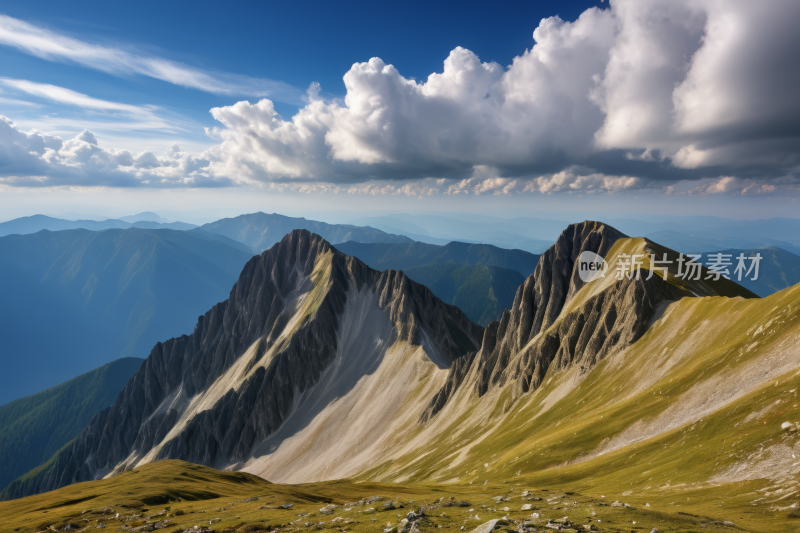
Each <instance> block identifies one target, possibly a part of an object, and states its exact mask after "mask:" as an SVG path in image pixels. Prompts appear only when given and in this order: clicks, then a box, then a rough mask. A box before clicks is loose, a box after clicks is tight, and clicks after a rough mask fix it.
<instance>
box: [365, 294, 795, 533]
mask: <svg viewBox="0 0 800 533" xmlns="http://www.w3.org/2000/svg"><path fill="white" fill-rule="evenodd" d="M798 368H800V287H793V288H790V289H787V290H784V291H782V292H780V293H777V294H775V295H773V296H771V297H769V298H765V299H747V300H746V299H741V298H733V299H731V298H724V297H714V298H685V299H683V300H680V301H679V302H675V303H673V304H672V305H671V306H670V307H669V308H668V309H667V311H666V312H665V314H664V316H663V317H662V318H661V319H660V320H659V321H657V322H656V323H655V324H654V325H653V327H651V328H650V330H649V331H648V332H647V333H646V334H645V335H644V336H643V337H642V338H641V339H640V340H639V341H637V342H636V343H635V344H634V345H633V346H632V347H630V348H629V349H627V350H625V351H624V352H622V353H620V354H617V355H615V356H612V357H611V358H609V359H608V360H605V361H603V362H601V363H600V364H599V365H598V367H596V368H594V369H593V370H592V371H591V372H589V373H587V374H585V375H580V371H579V370H576V369H573V370H568V371H563V372H560V373H555V374H549V375H547V376H546V377H545V380H544V385H543V386H542V388H541V389H539V390H538V391H537V392H535V393H534V394H532V395H530V396H528V397H523V398H522V399H520V400H519V401H517V402H516V403H515V404H514V405H512V406H511V407H510V408H509V407H508V405H509V397H510V396H509V394H508V391H498V392H497V393H495V394H491V393H490V394H488V395H487V396H485V397H484V398H483V399H481V400H479V401H476V403H475V404H473V405H470V406H469V407H466V408H465V409H464V410H463V411H462V412H461V413H460V416H459V417H457V418H456V419H454V420H453V421H452V423H451V424H450V425H449V426H448V428H447V429H446V430H445V431H443V432H442V433H441V436H440V437H439V438H437V439H435V440H432V441H430V442H428V443H426V445H424V446H421V447H420V448H419V449H418V450H415V451H414V452H413V453H411V454H409V455H407V456H404V457H401V458H399V459H398V460H396V461H392V462H387V463H385V464H383V465H380V466H378V467H376V468H373V469H371V470H369V471H367V472H366V473H365V474H364V475H363V476H361V477H360V479H380V480H384V481H392V480H396V479H403V480H411V481H415V482H426V481H431V480H448V481H455V482H460V483H463V482H467V483H469V482H472V483H473V484H480V483H484V482H487V481H488V482H489V483H492V482H499V481H503V480H511V481H512V482H513V483H516V482H517V480H519V481H521V482H524V483H526V484H529V485H535V486H542V485H547V486H553V487H560V488H562V489H572V490H577V491H582V492H584V491H585V492H587V493H589V492H596V491H597V492H599V491H604V492H608V493H609V495H611V496H613V495H614V494H616V495H617V497H619V496H618V495H619V494H622V493H624V492H628V491H633V494H632V495H630V499H631V500H632V502H631V503H634V502H635V503H641V502H640V501H639V499H640V497H641V498H643V499H644V500H648V501H646V502H644V503H650V504H651V505H656V504H658V505H672V506H673V507H670V509H671V510H673V511H674V510H675V509H680V508H679V507H677V506H678V505H680V506H681V507H683V508H687V507H688V508H690V509H693V511H691V510H688V509H687V510H686V511H684V512H693V513H694V514H703V515H707V516H713V517H717V518H719V519H724V520H733V521H734V522H737V523H739V522H742V523H743V524H746V525H747V527H749V528H752V530H754V531H762V530H763V531H779V530H781V529H780V528H781V527H786V528H788V529H785V530H787V531H793V530H800V520H797V522H796V523H793V520H795V519H788V518H787V517H788V514H789V513H790V512H792V509H786V508H787V507H790V506H791V505H795V506H797V505H800V493H798V494H793V491H794V487H796V486H797V480H798V475H797V472H798V471H800V468H797V467H796V466H793V465H792V463H793V461H792V460H791V459H788V457H787V456H786V455H785V454H786V453H787V452H786V450H787V449H794V450H796V451H797V457H798V458H800V444H797V443H798V441H799V439H798V437H797V436H796V435H797V433H794V432H791V431H787V430H784V429H782V428H781V424H782V423H783V422H786V421H789V422H792V423H797V422H798V421H800V409H799V408H798V403H796V402H798V400H797V391H800V377H798V374H799V373H798ZM576 375H577V376H578V379H577V380H576ZM569 380H576V381H577V384H575V385H572V386H571V388H569V387H568V388H567V389H568V390H567V392H566V393H561V394H563V397H561V398H560V399H558V400H557V401H553V402H549V401H548V399H549V398H551V397H552V396H553V395H556V394H559V389H562V388H563V387H565V386H566V384H567V383H568V382H569ZM481 402H489V403H494V405H493V406H492V405H490V406H489V408H490V409H488V410H487V409H485V408H484V409H483V410H484V411H490V413H491V414H490V415H489V416H488V417H485V418H480V419H476V417H475V416H474V413H475V412H476V411H477V410H478V407H477V405H479V404H480V403H481ZM670 413H672V415H674V416H672V417H670V416H666V415H669V414H670ZM637 432H638V433H639V439H640V440H637ZM626 434H628V435H630V436H631V437H630V438H629V439H627V440H626V439H624V438H622V439H621V436H624V435H626ZM615 439H618V440H620V443H619V446H618V447H614V446H610V444H612V443H614V441H615ZM470 445H472V446H471V448H469V450H468V451H467V452H466V458H463V459H459V455H460V453H461V450H463V449H464V448H465V447H468V446H470ZM795 446H797V447H795ZM760 450H763V452H761V454H760V455H759V451H760ZM781 453H783V454H784V456H783V457H782V458H775V457H773V456H775V455H779V454H781ZM770 461H772V463H777V466H772V467H770V468H767V467H768V466H769V465H770ZM797 464H800V459H798V460H797ZM759 465H761V466H759ZM764 465H766V466H764ZM737 466H738V467H740V470H742V472H740V473H739V474H737V475H733V474H729V475H727V477H726V472H728V471H729V470H731V469H732V468H735V467H737ZM759 468H760V470H761V471H760V473H759ZM781 469H783V472H781ZM759 476H761V477H759ZM743 478H745V479H743ZM770 486H773V487H774V488H773V489H772V490H771V491H767V492H776V491H780V492H777V493H776V494H774V495H773V496H771V497H764V499H761V500H759V501H756V502H755V505H753V502H754V501H755V500H758V499H759V498H761V497H762V496H763V494H762V493H760V492H758V490H763V489H765V488H767V487H770ZM797 488H800V487H797ZM723 495H724V496H725V498H726V499H720V498H719V497H718V496H720V497H721V496H723ZM686 498H690V500H689V503H687V502H682V501H681V499H684V500H685V499H686ZM778 498H784V499H782V500H780V501H778V502H774V501H773V500H777V499H778ZM720 501H724V502H726V504H727V505H731V504H733V506H734V507H735V509H738V511H733V510H730V509H727V508H726V507H725V505H726V504H722V503H720ZM692 502H693V503H692ZM718 505H723V507H718ZM781 508H783V510H779V509H781ZM770 509H772V510H770ZM773 516H777V518H773ZM767 517H769V520H776V521H777V522H776V524H777V525H768V526H763V523H764V521H765V520H767ZM765 527H766V528H765ZM770 528H772V529H770ZM774 528H778V529H774Z"/></svg>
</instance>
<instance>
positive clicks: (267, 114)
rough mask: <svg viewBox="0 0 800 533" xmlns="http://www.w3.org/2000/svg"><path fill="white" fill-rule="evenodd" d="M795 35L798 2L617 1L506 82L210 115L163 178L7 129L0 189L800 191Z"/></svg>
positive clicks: (126, 159) (468, 58)
mask: <svg viewBox="0 0 800 533" xmlns="http://www.w3.org/2000/svg"><path fill="white" fill-rule="evenodd" d="M796 20H800V3H798V2H796V1H793V0H770V1H768V2H766V1H765V2H751V1H748V2H746V1H742V0H733V1H724V0H700V1H689V0H680V1H678V0H650V1H647V2H642V1H636V0H617V1H612V2H611V8H609V9H605V10H600V9H596V8H593V9H589V10H587V11H586V12H584V13H583V14H582V15H581V16H580V17H579V18H578V19H577V20H576V21H574V22H564V21H562V20H561V19H559V18H558V17H551V18H548V19H543V20H542V21H541V23H540V24H539V26H538V27H537V28H536V29H535V31H534V33H533V37H534V40H535V41H536V44H535V45H534V46H533V47H532V48H531V49H530V50H526V51H525V53H523V54H521V55H520V56H518V57H516V58H515V59H514V61H513V63H512V65H510V66H509V67H507V68H503V67H502V66H500V65H498V64H496V63H484V62H481V61H480V59H479V58H478V57H477V56H476V55H475V54H474V53H473V52H471V51H469V50H466V49H464V48H456V49H455V50H453V51H452V52H451V53H450V55H449V56H448V57H447V58H446V60H445V62H444V69H443V71H442V72H441V73H434V74H431V75H430V76H429V77H428V78H427V80H425V81H423V82H418V81H415V80H413V79H409V78H406V77H404V76H403V75H402V74H401V73H400V72H399V71H398V70H397V69H396V68H395V67H393V66H392V65H390V64H386V63H385V62H384V61H382V60H381V59H379V58H372V59H371V60H369V61H367V62H364V63H356V64H354V65H353V66H352V68H351V69H350V70H349V71H348V72H347V73H346V74H345V76H344V81H345V86H346V89H347V94H346V96H345V98H344V100H343V101H340V100H333V101H325V100H323V99H321V98H319V97H318V96H317V94H318V90H319V87H314V86H312V88H311V89H310V90H309V94H308V102H307V104H306V105H305V106H304V107H302V108H301V109H300V110H299V111H298V113H297V114H296V115H295V116H294V117H292V118H291V119H288V120H287V119H284V118H283V117H281V116H280V115H279V114H278V113H277V112H276V111H275V108H274V106H273V103H272V102H271V101H270V100H267V99H263V100H260V101H258V102H256V103H250V102H247V101H242V102H238V103H236V104H234V105H232V106H227V107H220V108H214V109H212V110H211V114H212V116H213V117H214V118H215V119H216V120H217V121H219V123H220V124H221V125H220V126H218V127H215V128H212V129H210V130H208V134H209V135H211V136H212V137H213V138H215V139H218V141H219V144H217V145H216V146H214V147H213V148H211V149H210V150H208V151H207V152H205V153H204V154H202V155H201V156H198V157H193V156H190V155H188V154H183V153H182V152H180V153H181V154H183V155H182V156H181V157H180V158H179V159H181V161H183V162H182V163H176V162H175V161H177V159H174V158H172V156H170V155H169V154H166V155H165V156H164V157H161V158H156V157H155V156H154V155H153V154H150V156H152V157H153V158H155V160H156V161H158V164H154V166H152V167H143V166H141V165H140V166H137V164H139V163H136V162H137V161H139V159H141V158H143V157H146V156H144V155H142V154H140V155H138V156H134V155H133V154H131V153H130V152H127V151H126V150H108V149H106V150H103V149H100V148H99V147H97V142H96V141H95V142H94V143H92V142H90V141H87V140H86V139H83V138H82V139H78V138H77V137H76V139H73V140H70V141H61V140H60V139H59V140H58V141H56V140H55V138H52V137H48V136H46V135H43V134H40V133H38V132H22V131H20V130H18V129H17V128H15V127H14V126H13V124H11V123H10V121H8V120H6V121H5V122H3V121H0V154H3V155H2V156H1V157H0V172H1V173H2V174H0V176H3V177H0V183H7V184H16V185H27V186H32V185H36V184H42V185H44V184H47V185H57V184H60V183H61V184H69V185H81V184H84V183H102V182H103V181H104V180H105V181H106V182H107V183H106V184H107V185H111V186H173V187H177V186H187V185H188V186H204V185H212V186H219V185H225V184H266V185H267V186H269V187H271V188H275V187H278V188H291V189H293V190H307V191H308V190H338V191H348V192H352V193H367V194H376V193H381V194H409V195H420V194H432V193H434V192H436V193H449V194H460V193H464V192H473V193H487V194H510V193H515V192H539V193H553V192H564V191H571V192H577V191H586V192H608V191H611V192H613V191H625V190H640V189H657V190H662V191H665V192H667V193H674V191H675V189H674V188H672V187H673V184H675V183H676V182H680V181H687V180H688V181H694V182H696V186H694V187H691V188H688V189H686V191H685V192H686V193H692V194H716V193H726V194H730V193H737V194H751V193H756V192H758V193H769V192H771V191H773V190H774V188H775V187H776V186H781V187H784V186H789V187H794V186H796V185H797V183H798V182H799V181H800V178H799V177H798V176H800V99H798V98H797V97H796V95H795V93H796V91H797V87H798V86H800V55H798V54H797V53H796V51H797V50H800V33H798V32H797V31H796V29H795V27H794V22H795V21H796ZM85 133H86V134H87V135H91V134H89V133H88V132H85ZM81 135H84V134H81ZM79 137H80V136H79ZM92 138H93V137H92ZM15 139H16V140H15ZM20 139H22V140H20ZM9 142H11V143H12V145H9V144H8V143H9ZM59 142H60V143H61V144H60V145H58V147H56V145H57V144H58V143H59ZM70 143H72V144H70ZM80 143H84V144H88V145H90V146H85V145H84V144H80ZM73 145H74V146H73ZM26 146H27V147H28V148H26ZM76 146H77V147H79V148H76ZM92 146H94V148H92ZM17 148H19V150H18V149H17ZM147 153H149V152H147ZM148 157H149V156H148ZM137 158H139V159H137ZM15 172H16V173H15ZM43 176H45V178H43ZM104 176H105V178H104ZM376 191H377V192H376ZM380 191H383V192H380Z"/></svg>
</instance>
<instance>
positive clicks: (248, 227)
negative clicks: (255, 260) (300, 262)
mask: <svg viewBox="0 0 800 533" xmlns="http://www.w3.org/2000/svg"><path fill="white" fill-rule="evenodd" d="M200 229H202V230H203V231H207V232H209V233H218V234H220V235H224V236H226V237H228V238H231V239H234V240H236V241H239V242H241V243H244V244H246V245H247V246H249V247H251V248H252V249H253V250H255V251H256V252H262V251H264V250H267V249H269V248H270V247H272V245H273V244H275V243H276V242H278V241H280V240H281V239H282V238H283V237H284V236H285V235H286V234H287V233H289V232H291V231H292V230H295V229H306V230H308V231H310V232H312V233H316V234H317V235H319V236H320V237H322V238H323V239H325V240H326V241H328V242H329V243H331V244H338V243H341V242H347V241H356V242H393V243H409V242H412V239H409V238H408V237H404V236H401V235H393V234H390V233H386V232H383V231H381V230H379V229H375V228H372V227H368V226H367V227H361V226H351V225H348V224H328V223H325V222H319V221H316V220H307V219H305V218H293V217H286V216H283V215H278V214H276V213H273V214H267V213H250V214H248V215H240V216H238V217H236V218H223V219H222V220H217V221H216V222H211V223H209V224H204V225H203V226H201V227H200Z"/></svg>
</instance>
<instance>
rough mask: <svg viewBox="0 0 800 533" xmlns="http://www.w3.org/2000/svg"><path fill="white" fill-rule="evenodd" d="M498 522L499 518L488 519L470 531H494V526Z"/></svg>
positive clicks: (484, 532)
mask: <svg viewBox="0 0 800 533" xmlns="http://www.w3.org/2000/svg"><path fill="white" fill-rule="evenodd" d="M498 522H500V520H489V521H488V522H486V523H485V524H481V525H479V526H478V527H476V528H475V529H473V530H472V532H471V533H490V532H491V531H494V528H495V526H497V523H498Z"/></svg>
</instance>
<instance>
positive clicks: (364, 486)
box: [0, 460, 779, 533]
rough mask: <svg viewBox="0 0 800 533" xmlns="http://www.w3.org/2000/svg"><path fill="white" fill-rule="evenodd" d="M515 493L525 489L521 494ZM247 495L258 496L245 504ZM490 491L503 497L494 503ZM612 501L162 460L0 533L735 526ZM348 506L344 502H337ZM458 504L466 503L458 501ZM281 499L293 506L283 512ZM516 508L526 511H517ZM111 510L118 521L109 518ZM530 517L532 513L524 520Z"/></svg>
mask: <svg viewBox="0 0 800 533" xmlns="http://www.w3.org/2000/svg"><path fill="white" fill-rule="evenodd" d="M523 490H529V491H531V493H530V494H528V495H526V496H524V497H523ZM687 494H689V496H688V497H689V498H691V499H692V500H700V499H702V498H703V497H705V495H703V494H696V493H694V492H692V493H686V494H682V497H684V498H685V497H686V495H687ZM254 496H255V497H257V498H258V499H257V500H254V501H250V502H247V501H246V500H247V499H249V498H252V497H254ZM376 496H377V497H379V498H380V499H378V500H377V501H372V502H369V503H366V502H363V501H362V502H361V503H358V502H359V500H363V499H366V498H370V497H376ZM498 496H502V497H505V498H508V500H507V501H501V502H498V501H496V500H495V499H493V498H496V497H498ZM603 496H605V497H603ZM389 501H392V502H393V503H394V505H395V506H396V508H394V509H387V508H386V507H385V504H386V503H387V502H389ZM613 501H615V498H614V497H613V496H612V495H611V494H610V493H609V494H608V495H605V494H603V495H600V494H594V493H589V492H587V493H579V492H576V491H574V490H568V489H567V490H565V489H563V488H559V487H558V485H557V484H549V485H548V486H546V487H545V486H542V485H538V486H530V483H523V482H522V481H520V480H518V479H517V480H514V481H513V482H505V483H492V484H485V485H463V484H458V485H433V484H417V485H396V484H379V483H368V482H367V483H355V482H352V481H346V480H345V481H330V482H323V483H309V484H303V485H276V484H271V483H268V482H266V481H264V480H262V479H259V478H257V477H255V476H252V475H248V474H242V473H233V472H221V471H218V470H214V469H211V468H208V467H203V466H199V465H193V464H190V463H185V462H182V461H177V460H171V461H162V462H157V463H151V464H149V465H146V466H143V467H140V468H137V469H136V470H134V471H129V472H126V473H124V474H121V475H119V476H116V477H113V478H110V479H107V480H100V481H92V482H87V483H80V484H76V485H71V486H69V487H65V488H62V489H59V490H57V491H53V492H49V493H46V494H40V495H37V496H31V497H28V498H24V499H21V500H14V501H10V502H3V503H0V516H2V520H1V521H0V531H24V532H29V531H30V532H33V531H38V530H45V529H49V530H51V531H52V530H55V529H59V530H60V529H63V528H64V527H66V525H67V524H74V525H76V526H77V528H78V529H79V530H81V529H85V530H89V529H96V528H97V526H98V524H99V523H101V522H102V523H103V524H105V526H106V528H108V529H113V530H118V529H120V528H121V529H122V530H130V529H133V528H138V527H142V526H147V525H148V524H156V523H158V522H163V521H165V520H168V521H169V522H167V524H166V526H165V527H164V528H162V529H160V530H162V531H177V530H183V529H187V528H193V527H194V526H199V527H210V528H211V529H213V530H214V531H217V532H225V531H228V532H232V531H236V532H243V533H249V532H253V531H258V530H264V531H270V530H274V529H278V528H279V529H281V530H282V531H299V530H300V531H308V530H317V531H320V530H321V531H353V532H367V531H371V532H374V531H383V530H385V529H391V527H393V526H397V525H398V524H399V523H400V520H401V519H402V518H403V517H405V516H406V514H407V513H408V512H409V511H411V510H414V511H417V512H418V511H419V510H420V506H421V505H426V506H429V505H433V506H434V508H429V509H427V510H426V511H425V514H426V516H425V517H424V518H423V519H422V520H421V521H420V524H421V526H422V527H421V528H422V530H423V531H425V530H431V529H437V530H438V529H444V530H450V531H461V527H464V528H465V529H464V530H465V531H471V530H472V529H473V528H475V527H477V526H478V525H480V524H481V523H484V522H486V521H488V520H491V519H493V518H504V517H505V518H507V519H508V522H507V525H506V526H505V527H504V528H503V530H508V531H510V530H512V528H514V527H515V526H516V525H517V524H519V523H521V522H522V521H525V520H528V521H530V522H531V523H532V524H533V525H535V526H538V527H539V528H542V526H543V525H544V524H545V523H546V522H547V519H552V520H556V519H559V518H562V517H568V519H569V521H570V522H572V523H573V524H575V525H576V526H577V527H578V528H580V529H581V530H583V526H584V525H594V526H595V528H597V529H599V530H601V531H610V532H619V531H626V532H627V531H650V529H651V528H653V527H657V528H659V530H661V531H664V532H688V531H701V530H702V531H734V529H733V528H731V527H729V526H725V525H723V524H722V523H721V521H720V520H719V519H718V518H716V517H715V516H714V515H713V514H711V513H703V512H702V509H699V508H698V507H697V506H696V505H693V504H692V503H691V501H689V502H686V504H685V505H683V506H682V507H681V508H668V505H667V504H661V503H658V502H657V500H656V499H653V500H652V502H647V503H650V505H651V507H647V506H645V502H644V499H643V498H642V497H640V496H632V497H631V498H621V501H623V502H624V503H628V504H630V505H631V507H613V506H612V505H611V503H612V502H613ZM348 502H350V503H351V504H350V505H345V504H346V503H348ZM461 502H466V504H467V505H466V506H459V505H458V504H459V503H461ZM287 504H291V505H292V506H291V507H290V508H288V509H286V508H282V506H284V505H287ZM329 504H333V505H335V508H334V509H333V512H332V513H330V514H324V513H323V512H321V509H322V508H323V507H325V506H327V505H329ZM524 504H528V505H531V508H530V509H528V510H525V511H522V510H521V509H522V506H523V505H524ZM484 506H485V507H484ZM506 508H507V510H506ZM107 509H108V510H107ZM117 513H119V518H115V517H116V514H117ZM533 513H538V515H539V516H538V517H533V516H532V514H533ZM681 513H688V514H681ZM717 514H720V513H717ZM734 514H735V513H734ZM217 518H218V519H219V521H217V520H216V519H217ZM306 524H310V525H308V526H307V525H306ZM737 525H738V524H737ZM439 526H441V528H440V527H439ZM770 526H772V527H773V529H766V528H760V529H759V528H755V529H752V530H753V531H779V529H774V526H775V524H772V523H771V524H770ZM740 529H741V526H740ZM745 530H748V529H747V528H745Z"/></svg>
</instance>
